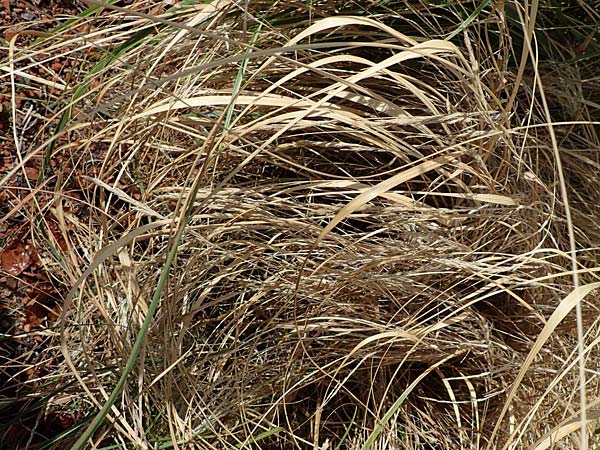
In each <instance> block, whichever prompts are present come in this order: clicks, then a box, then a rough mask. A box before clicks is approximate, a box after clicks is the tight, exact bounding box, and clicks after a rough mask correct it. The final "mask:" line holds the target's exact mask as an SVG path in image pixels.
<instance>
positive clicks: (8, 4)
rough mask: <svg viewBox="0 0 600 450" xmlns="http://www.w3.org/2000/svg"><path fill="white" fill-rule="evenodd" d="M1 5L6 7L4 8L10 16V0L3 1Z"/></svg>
mask: <svg viewBox="0 0 600 450" xmlns="http://www.w3.org/2000/svg"><path fill="white" fill-rule="evenodd" d="M1 3H2V6H4V8H6V10H7V11H8V13H9V14H10V0H2V1H1Z"/></svg>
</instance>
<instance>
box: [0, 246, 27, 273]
mask: <svg viewBox="0 0 600 450" xmlns="http://www.w3.org/2000/svg"><path fill="white" fill-rule="evenodd" d="M33 252H34V250H33V248H32V247H31V246H30V245H29V244H25V243H23V242H21V241H17V242H16V243H13V244H12V245H11V246H10V247H8V248H7V249H6V250H4V251H3V252H2V254H1V255H0V264H1V265H2V269H3V270H4V271H5V272H6V273H9V274H10V275H13V276H17V275H20V274H21V273H23V272H24V271H25V270H27V269H28V268H29V266H31V264H33V262H34V259H33Z"/></svg>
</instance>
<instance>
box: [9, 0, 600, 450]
mask: <svg viewBox="0 0 600 450" xmlns="http://www.w3.org/2000/svg"><path fill="white" fill-rule="evenodd" d="M90 3H95V2H90ZM165 3H166V2H165ZM185 3H188V4H187V5H184V4H176V5H174V6H171V7H167V6H168V5H167V6H165V5H163V8H154V9H152V8H153V6H152V5H150V4H145V3H142V2H134V3H133V4H131V5H130V6H128V7H127V9H124V8H122V7H119V6H112V7H107V8H105V9H104V10H101V11H100V12H98V11H96V12H94V13H93V14H90V15H88V16H87V18H85V19H79V20H78V21H76V22H74V23H73V24H71V25H70V26H69V27H66V28H64V29H62V30H60V31H59V32H57V33H55V34H52V35H50V36H49V37H46V38H45V39H42V40H40V41H38V42H36V43H35V44H33V45H32V46H30V48H29V49H28V50H27V51H25V50H19V51H17V52H16V53H14V54H13V55H12V59H11V64H12V65H13V67H15V68H19V69H20V70H21V71H23V72H26V71H27V67H28V64H30V60H31V55H32V54H35V55H37V56H38V59H37V61H38V62H37V63H36V64H50V62H51V61H52V58H55V57H58V56H60V57H65V58H75V59H79V60H80V61H81V63H80V68H81V72H79V71H77V70H75V71H74V72H73V73H72V78H71V79H70V80H68V83H67V85H68V87H67V88H66V89H65V91H64V94H63V96H62V97H61V98H62V101H61V103H58V104H57V105H55V112H56V116H55V117H54V118H52V119H49V121H48V127H47V128H46V129H43V130H41V131H40V133H39V135H38V139H37V140H36V141H35V142H31V143H27V144H26V145H25V146H24V148H23V149H22V152H23V154H24V155H26V158H42V157H45V158H46V159H47V160H48V161H50V160H57V158H60V161H62V162H61V164H60V165H59V166H54V167H50V166H49V165H48V166H46V167H45V172H44V171H42V172H43V174H45V176H50V175H53V176H55V177H56V179H55V180H54V181H53V183H51V184H50V185H51V186H54V187H53V188H52V189H53V192H52V194H53V195H52V197H51V198H49V199H48V200H47V202H46V203H45V204H43V205H42V204H40V205H38V208H37V209H35V210H32V211H31V215H32V217H40V215H41V216H45V215H48V214H50V215H52V216H53V217H54V218H55V219H56V220H57V221H58V223H60V224H61V227H60V232H59V233H56V232H54V233H49V232H48V230H46V229H45V228H44V221H43V220H36V224H37V226H35V227H33V228H32V234H33V236H34V238H35V240H36V242H37V243H38V244H39V246H40V248H41V249H42V250H39V251H40V252H41V254H42V260H43V262H44V264H45V267H46V269H47V270H48V272H49V273H51V274H52V275H53V277H54V279H55V283H56V284H57V285H59V286H63V289H64V290H63V292H64V294H63V299H62V300H61V302H60V308H61V311H60V316H59V317H57V318H56V320H55V322H54V324H53V326H52V328H50V329H49V330H48V335H49V337H48V340H47V343H46V345H45V348H44V350H43V351H44V352H46V353H47V354H48V355H50V356H51V357H52V361H53V362H52V364H53V366H52V367H53V371H52V372H51V373H49V374H47V375H46V376H45V378H44V383H45V384H44V386H47V387H46V388H44V389H42V388H39V389H38V390H37V393H38V395H39V396H40V397H43V398H44V403H43V404H42V406H40V407H39V414H40V415H44V414H45V415H47V414H51V413H56V412H57V411H60V412H61V413H62V414H70V415H71V417H72V418H73V425H72V426H71V427H70V428H68V429H67V430H66V431H65V432H63V433H62V434H61V435H59V436H58V437H55V438H54V441H52V440H48V441H46V445H48V446H49V447H50V448H67V447H68V446H71V445H74V443H75V441H76V440H77V438H80V441H79V442H80V444H81V448H83V447H84V446H85V445H87V444H86V442H88V438H89V442H91V443H94V445H97V446H99V447H102V446H109V445H115V444H117V445H120V446H121V447H119V448H167V447H173V448H201V449H210V448H215V449H216V448H218V449H221V448H238V449H241V448H244V449H250V448H257V449H258V448H261V449H263V448H264V449H269V448H272V449H276V448H286V449H287V448H290V449H291V448H300V449H304V448H313V449H334V448H339V449H359V448H371V449H417V448H423V449H426V448H436V449H438V448H439V449H457V448H461V449H462V448H464V449H486V448H487V449H492V448H493V449H495V448H536V449H545V448H576V447H577V446H578V445H579V442H580V437H579V431H580V429H581V428H580V427H581V405H580V398H579V386H580V383H581V379H580V375H581V372H580V371H578V364H579V360H580V358H584V366H585V368H586V372H585V376H586V383H587V385H586V388H587V402H588V403H587V406H586V412H587V422H586V427H587V434H588V435H589V436H590V437H589V439H592V437H593V432H594V431H595V425H596V419H597V417H598V414H597V411H598V410H599V407H598V402H599V401H600V400H599V398H598V395H597V393H598V392H599V391H598V389H599V388H600V386H599V379H598V372H597V367H598V362H599V361H600V359H599V356H600V355H599V352H598V339H599V338H598V331H599V325H600V321H599V320H598V307H599V305H600V304H599V302H598V292H597V291H596V290H595V288H596V286H597V284H596V283H598V281H599V279H598V275H597V272H598V267H599V266H598V258H599V256H600V253H599V251H598V249H599V248H600V233H599V232H598V230H599V229H600V228H598V227H599V226H600V219H599V217H600V208H599V205H600V201H599V199H600V178H599V177H598V176H597V174H598V167H600V151H599V149H600V140H599V138H598V123H600V110H599V108H600V94H599V92H600V80H599V79H598V76H597V70H598V68H599V67H600V63H599V62H598V61H599V60H598V56H597V54H598V48H599V47H598V43H597V41H596V40H595V36H594V34H593V33H592V35H591V37H589V36H587V35H586V36H583V38H585V39H588V41H587V43H586V42H585V41H584V40H577V38H578V37H581V36H580V35H581V33H579V34H578V35H575V36H572V35H569V34H568V33H567V32H559V31H556V30H555V29H554V28H552V27H553V23H556V21H559V20H563V21H564V23H565V26H567V25H569V23H568V20H578V21H579V22H578V23H580V24H583V25H586V26H587V25H590V26H592V25H594V24H595V25H596V26H597V24H598V23H600V19H599V17H598V13H597V12H596V11H595V10H594V9H593V6H589V8H587V9H586V8H585V7H584V6H585V5H584V4H583V3H582V4H581V5H578V6H577V8H578V9H577V11H578V14H579V15H576V14H575V13H574V12H572V10H571V9H569V8H566V7H565V8H564V9H563V10H562V11H561V10H560V9H557V8H553V7H551V5H550V4H549V2H548V4H546V3H544V2H542V3H543V4H540V5H539V8H537V9H531V7H530V9H528V10H523V9H522V8H523V7H522V5H521V3H518V2H513V1H506V2H491V3H489V4H488V3H486V2H484V3H482V4H478V3H470V2H466V3H461V4H458V3H457V4H450V5H447V4H442V5H438V4H434V3H433V2H431V3H429V2H427V1H422V2H418V1H410V2H404V3H402V2H381V4H379V3H378V2H347V3H344V2H318V3H317V2H306V3H301V2H298V3H290V2H281V3H277V2H261V1H259V2H246V4H244V2H239V3H236V2H231V1H228V0H215V1H213V2H212V3H207V4H204V3H201V2H185ZM586 5H587V4H586ZM590 5H591V3H590ZM478 7H481V8H479V10H478V9H477V8H478ZM533 8H535V5H534V6H533ZM573 8H575V7H573ZM584 13H585V14H584ZM583 25H581V28H580V29H581V30H585V29H587V28H584V27H583ZM569 26H572V25H569ZM76 27H78V28H76ZM573 29H575V28H573ZM82 30H83V31H82ZM532 30H535V33H532ZM561 33H562V34H561ZM451 34H452V36H451ZM449 37H450V38H449ZM584 44H586V45H585V46H583V45H584ZM582 46H583V47H582ZM20 52H23V53H20ZM42 55H43V58H42ZM34 81H35V80H34ZM559 157H560V159H559ZM15 164H16V165H15V167H16V168H17V169H16V170H18V162H17V163H15ZM40 183H43V181H40ZM44 189H47V188H44ZM565 194H566V197H565ZM565 198H568V202H569V203H568V205H567V204H565ZM74 204H77V205H78V206H74ZM568 207H570V209H568ZM75 211H76V213H75ZM570 233H572V236H573V241H572V242H570V240H569V236H570ZM59 241H60V242H59ZM573 244H574V245H575V247H574V248H573ZM573 260H574V261H575V266H572V263H573ZM573 267H575V268H576V272H577V279H578V281H577V283H578V284H579V286H578V287H576V288H575V287H574V277H573V275H574V270H573ZM577 304H578V305H579V306H578V307H579V308H580V309H581V313H582V327H583V328H582V331H583V336H582V337H581V336H579V337H578V333H577V320H576V314H575V310H576V308H575V306H576V305H577ZM578 343H581V344H582V345H583V350H584V353H583V354H581V353H580V351H578ZM111 394H113V396H112V397H111ZM31 395H33V396H35V394H31ZM105 405H107V406H106V407H105V410H103V411H102V412H101V413H100V414H99V410H100V409H101V408H102V407H103V406H105ZM109 406H111V407H110V408H109ZM95 417H96V419H97V420H96V422H94V421H93V419H94V418H95ZM89 424H92V426H91V427H93V428H88V430H89V432H90V433H89V434H90V435H91V437H89V436H88V435H86V434H85V430H86V427H88V426H90V425H89ZM96 425H97V427H96ZM92 431H94V432H93V433H92ZM32 433H35V430H33V431H32ZM590 442H591V441H590ZM77 445H79V444H75V447H74V448H77ZM590 445H592V444H590ZM90 448H91V447H90ZM94 448H96V447H94ZM113 448H114V447H113Z"/></svg>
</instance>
